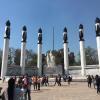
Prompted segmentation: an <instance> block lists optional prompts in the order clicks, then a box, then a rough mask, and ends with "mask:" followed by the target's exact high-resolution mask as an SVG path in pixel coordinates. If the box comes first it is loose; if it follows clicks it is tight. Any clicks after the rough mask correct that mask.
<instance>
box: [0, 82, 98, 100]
mask: <svg viewBox="0 0 100 100" xmlns="http://www.w3.org/2000/svg"><path fill="white" fill-rule="evenodd" d="M53 84H54V83H50V86H48V87H45V86H44V87H41V90H40V91H34V90H33V87H32V90H31V97H32V100H100V95H98V94H97V93H96V90H95V89H94V88H93V86H92V88H88V87H87V83H84V82H72V83H71V85H70V86H68V85H67V82H66V83H64V82H63V83H62V84H63V85H62V86H61V87H59V86H53ZM0 86H1V85H0ZM2 86H4V87H5V84H3V85H2Z"/></svg>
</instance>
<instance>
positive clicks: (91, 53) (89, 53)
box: [85, 46, 98, 65]
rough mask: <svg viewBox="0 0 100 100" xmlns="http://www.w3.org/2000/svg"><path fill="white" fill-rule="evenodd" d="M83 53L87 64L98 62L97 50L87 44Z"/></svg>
mask: <svg viewBox="0 0 100 100" xmlns="http://www.w3.org/2000/svg"><path fill="white" fill-rule="evenodd" d="M85 55H86V64H87V65H93V64H98V55H97V50H95V49H94V48H91V47H89V46H88V47H87V48H85Z"/></svg>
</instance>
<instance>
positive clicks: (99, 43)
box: [96, 36, 100, 73]
mask: <svg viewBox="0 0 100 100" xmlns="http://www.w3.org/2000/svg"><path fill="white" fill-rule="evenodd" d="M96 40H97V51H98V61H99V73H100V36H99V37H96Z"/></svg>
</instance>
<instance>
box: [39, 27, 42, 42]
mask: <svg viewBox="0 0 100 100" xmlns="http://www.w3.org/2000/svg"><path fill="white" fill-rule="evenodd" d="M38 34H39V35H38V44H42V29H41V28H40V29H39V30H38Z"/></svg>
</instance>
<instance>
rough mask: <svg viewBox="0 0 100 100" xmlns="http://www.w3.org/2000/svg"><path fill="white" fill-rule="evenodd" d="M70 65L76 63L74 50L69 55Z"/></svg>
mask: <svg viewBox="0 0 100 100" xmlns="http://www.w3.org/2000/svg"><path fill="white" fill-rule="evenodd" d="M68 58H69V65H71V66H72V65H74V64H75V55H74V52H70V54H69V56H68Z"/></svg>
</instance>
